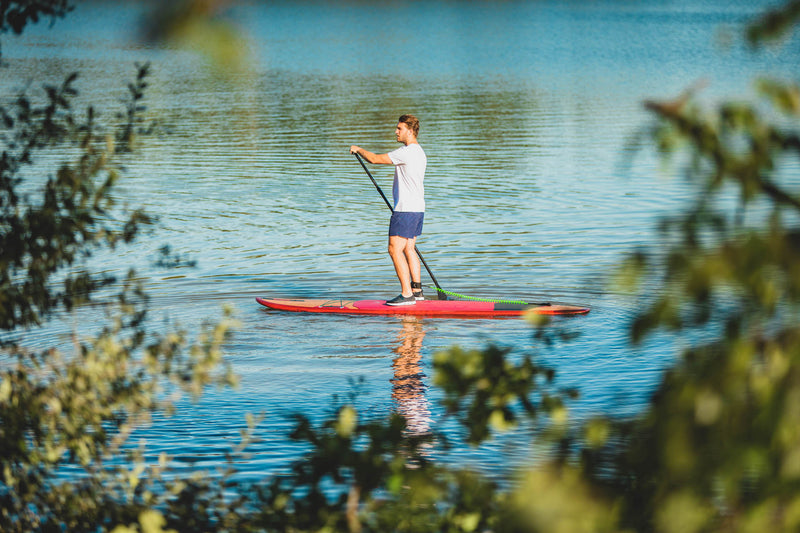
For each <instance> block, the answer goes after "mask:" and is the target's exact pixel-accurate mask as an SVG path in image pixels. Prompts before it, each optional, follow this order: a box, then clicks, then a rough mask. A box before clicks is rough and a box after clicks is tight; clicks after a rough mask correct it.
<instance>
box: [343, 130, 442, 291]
mask: <svg viewBox="0 0 800 533" xmlns="http://www.w3.org/2000/svg"><path fill="white" fill-rule="evenodd" d="M394 134H395V136H396V137H397V142H399V143H402V144H403V146H401V147H400V148H398V149H396V150H393V151H391V152H389V153H388V154H374V153H372V152H370V151H368V150H364V149H363V148H360V147H358V146H355V145H354V146H351V147H350V153H351V154H357V155H360V156H361V157H363V158H364V159H366V160H367V161H369V162H370V163H372V164H379V165H394V183H393V184H392V196H393V198H394V210H393V213H392V218H391V221H390V222H389V256H391V258H392V263H393V264H394V269H395V272H397V278H398V279H399V280H400V288H401V291H402V292H401V293H400V295H399V296H397V297H396V298H393V299H391V300H388V301H387V302H386V303H387V305H414V304H415V303H417V300H422V299H423V295H422V278H421V274H420V262H419V258H418V257H417V254H416V251H415V249H414V247H415V245H416V242H417V237H418V236H419V235H421V234H422V220H423V218H425V186H424V185H423V182H424V180H425V168H426V166H427V164H428V159H427V157H426V156H425V152H424V151H423V150H422V147H421V146H420V145H419V143H418V142H417V136H418V135H419V120H417V117H415V116H414V115H402V116H401V117H400V118H399V119H398V123H397V129H395V131H394Z"/></svg>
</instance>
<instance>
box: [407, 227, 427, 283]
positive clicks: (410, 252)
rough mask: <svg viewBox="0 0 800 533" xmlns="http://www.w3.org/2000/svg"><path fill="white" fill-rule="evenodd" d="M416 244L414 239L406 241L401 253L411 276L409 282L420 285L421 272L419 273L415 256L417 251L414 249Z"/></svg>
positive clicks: (418, 264)
mask: <svg viewBox="0 0 800 533" xmlns="http://www.w3.org/2000/svg"><path fill="white" fill-rule="evenodd" d="M416 244H417V238H416V237H414V238H413V239H407V242H406V247H405V248H404V249H403V253H404V254H405V256H406V261H407V263H408V270H409V274H410V275H411V281H413V282H415V283H420V282H422V272H421V271H420V269H421V265H420V262H419V256H418V255H417V250H416V248H415V247H416Z"/></svg>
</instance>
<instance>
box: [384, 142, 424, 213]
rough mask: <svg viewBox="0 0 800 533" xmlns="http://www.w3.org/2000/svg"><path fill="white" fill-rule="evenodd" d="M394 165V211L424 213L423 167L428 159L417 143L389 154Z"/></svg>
mask: <svg viewBox="0 0 800 533" xmlns="http://www.w3.org/2000/svg"><path fill="white" fill-rule="evenodd" d="M389 159H391V160H392V163H393V164H394V183H393V184H392V196H393V197H394V210H395V211H410V212H415V213H424V212H425V185H424V184H423V182H424V181H425V167H426V166H427V165H428V158H427V157H426V156H425V152H424V151H423V150H422V147H421V146H420V145H419V144H417V143H412V144H409V145H407V146H401V147H400V148H398V149H397V150H393V151H391V152H389Z"/></svg>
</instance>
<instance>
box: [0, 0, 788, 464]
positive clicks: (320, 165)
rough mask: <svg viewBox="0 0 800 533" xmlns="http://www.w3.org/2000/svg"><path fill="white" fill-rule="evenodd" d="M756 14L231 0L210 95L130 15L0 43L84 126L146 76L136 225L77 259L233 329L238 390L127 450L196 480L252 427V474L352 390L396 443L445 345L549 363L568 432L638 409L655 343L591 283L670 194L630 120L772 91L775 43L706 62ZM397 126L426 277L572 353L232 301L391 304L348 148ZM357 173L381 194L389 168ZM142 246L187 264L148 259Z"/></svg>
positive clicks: (4, 85)
mask: <svg viewBox="0 0 800 533" xmlns="http://www.w3.org/2000/svg"><path fill="white" fill-rule="evenodd" d="M769 4H770V2H746V3H745V2H736V1H723V0H720V1H703V0H690V1H686V2H666V3H658V4H657V5H656V3H653V4H643V3H631V2H627V1H620V2H615V1H610V0H608V1H600V2H577V1H576V2H566V3H562V2H530V3H529V2H514V1H512V2H504V3H499V4H496V3H493V2H491V3H490V2H471V3H456V2H426V3H412V4H401V3H391V2H390V3H387V4H386V5H382V6H365V5H364V4H362V3H358V4H347V3H343V4H333V5H323V4H317V3H313V4H307V5H304V6H298V5H296V4H293V3H279V4H276V5H269V6H266V5H256V4H252V5H247V6H240V7H237V8H235V9H233V10H232V12H231V13H230V18H231V21H232V22H233V23H235V24H238V25H239V27H240V29H241V32H242V35H243V36H244V37H246V39H247V42H248V46H249V54H250V56H249V60H250V61H251V63H250V65H251V66H250V68H248V69H247V72H242V73H238V74H235V75H234V76H233V77H225V76H221V75H220V74H219V73H218V72H215V71H214V69H213V68H210V67H209V65H208V64H207V62H206V61H205V60H204V59H203V58H202V57H199V56H197V55H196V54H193V53H191V52H187V51H181V50H173V49H163V48H157V47H152V46H145V45H143V44H142V43H141V42H139V41H138V39H137V24H138V21H139V17H140V16H141V12H140V10H139V9H140V8H139V7H138V3H135V2H131V3H91V2H89V3H81V4H80V5H79V7H78V8H77V9H76V11H75V13H74V14H73V15H71V16H70V17H69V18H68V19H66V20H63V21H58V22H57V23H56V24H55V25H54V27H53V28H52V29H48V28H46V25H45V26H42V27H36V28H31V31H29V32H28V33H26V35H24V36H23V37H20V38H9V37H6V36H4V37H5V38H4V41H3V52H4V57H5V59H6V61H7V63H8V68H6V69H4V70H3V71H0V89H2V91H3V92H2V93H0V94H3V95H4V96H5V97H8V96H9V95H11V94H13V93H14V91H16V90H18V89H20V88H22V87H24V86H26V84H27V83H28V82H30V81H31V80H36V84H34V87H36V85H38V83H39V81H40V80H43V79H45V76H47V78H48V79H50V80H51V81H52V82H55V81H58V80H59V79H60V78H61V77H63V76H64V75H66V74H67V73H69V72H72V71H73V70H78V71H80V72H81V78H80V80H81V81H80V82H79V84H78V86H79V88H80V90H81V96H80V98H79V100H80V102H82V104H83V105H86V104H88V103H89V102H92V103H94V104H96V105H97V106H98V107H99V108H101V109H106V110H107V111H106V114H107V115H106V116H109V117H110V116H112V113H113V112H114V111H115V110H116V109H117V106H118V105H119V100H120V99H121V98H123V97H124V95H125V89H124V87H125V84H124V81H126V80H128V79H130V78H131V77H132V76H133V73H134V68H133V64H134V62H135V61H140V62H142V61H151V62H152V66H153V78H152V79H151V87H150V89H149V92H148V94H147V104H148V113H149V118H151V119H153V120H156V121H157V122H158V124H159V125H160V128H159V131H161V132H162V133H159V134H157V135H156V136H155V137H152V138H148V139H146V140H145V141H144V144H143V146H142V148H141V150H140V152H139V154H137V155H136V156H135V157H133V158H130V159H129V160H128V161H126V173H125V174H126V176H130V177H129V178H127V179H126V180H124V181H123V183H122V184H121V187H120V189H119V191H118V194H119V200H120V202H121V203H125V204H129V205H131V206H139V205H143V206H144V207H146V208H147V209H149V210H150V212H152V213H154V214H157V215H159V216H160V230H159V231H158V233H157V234H156V235H154V236H151V237H145V238H143V239H142V241H141V242H140V244H139V245H138V246H136V247H134V248H132V249H130V250H128V251H124V252H122V253H119V254H117V255H114V256H108V257H102V258H99V259H98V261H99V262H100V263H101V266H102V267H103V268H106V269H108V270H112V271H114V270H118V271H125V270H126V269H127V268H128V267H130V266H135V267H137V269H139V270H140V271H141V272H143V273H146V274H149V275H151V276H152V281H151V283H150V289H151V295H152V296H153V305H154V308H155V312H154V316H155V317H156V318H155V320H161V319H162V318H164V317H166V318H169V319H172V320H176V321H178V322H180V323H181V324H183V325H185V326H187V327H190V328H193V327H196V326H197V325H198V324H200V323H201V322H202V321H203V320H204V319H206V318H212V319H213V318H215V317H218V316H219V315H220V309H221V307H222V305H223V304H225V303H231V304H233V305H235V307H236V309H237V318H238V319H239V320H240V322H241V325H240V328H239V330H238V332H237V333H236V335H235V338H234V339H233V341H232V342H231V343H230V344H229V346H227V350H226V357H227V359H228V361H230V362H231V364H232V365H233V367H234V369H235V370H236V372H237V373H238V374H239V375H240V376H241V386H240V387H239V388H238V389H236V390H234V391H229V390H225V391H209V392H208V394H206V395H205V396H204V398H203V399H202V401H201V402H200V403H198V404H196V405H189V406H188V408H187V409H185V410H182V411H180V412H179V414H178V415H177V416H175V417H173V418H171V419H169V420H166V421H164V420H159V421H156V422H155V423H154V424H153V426H152V427H150V428H147V429H144V430H143V431H142V432H141V433H140V435H139V438H141V439H143V440H144V441H146V444H147V446H148V449H150V450H152V451H153V452H162V451H163V452H167V453H168V454H170V455H172V456H173V457H175V458H176V464H178V465H179V466H181V467H183V468H187V469H194V468H198V467H204V468H211V467H215V466H218V465H219V464H220V463H221V461H222V454H223V453H224V452H225V451H227V450H228V449H229V448H230V446H231V445H233V444H234V443H236V442H238V439H239V430H241V429H242V428H243V427H245V418H244V415H245V413H247V412H252V413H264V414H265V415H266V419H265V421H264V422H263V423H262V424H261V425H260V426H259V428H258V430H257V437H258V438H259V439H261V440H260V441H259V442H258V443H257V444H255V445H254V446H253V447H252V448H251V452H253V455H252V457H251V458H250V459H249V460H247V461H242V463H241V468H242V470H243V474H242V475H243V476H245V477H252V478H257V477H259V476H263V475H265V474H270V473H274V472H278V471H282V470H284V469H286V467H287V466H288V464H289V463H290V462H291V461H292V460H294V459H296V458H297V457H298V456H299V454H300V453H302V449H301V447H299V446H297V445H295V444H293V443H291V442H290V441H289V440H288V439H287V437H286V433H287V431H288V429H289V427H290V424H291V423H290V421H289V419H288V415H289V414H291V413H295V412H302V413H305V414H306V415H308V416H310V417H312V418H314V419H321V418H322V417H324V416H325V415H326V414H328V413H329V412H330V411H331V409H332V405H333V402H332V398H333V397H334V396H337V397H338V398H339V400H340V401H344V400H346V399H348V398H349V397H350V395H351V394H356V396H355V398H356V399H355V403H356V405H357V406H358V407H359V408H360V409H363V410H366V411H369V412H371V413H373V414H382V413H388V412H390V411H392V410H398V411H399V412H401V413H403V414H404V415H405V416H406V417H407V418H408V420H409V425H410V427H411V428H412V429H414V430H417V431H426V430H427V429H430V428H434V427H437V428H439V427H444V429H445V430H446V431H448V432H450V433H451V434H452V435H453V436H455V435H456V433H457V430H456V429H455V428H454V427H453V425H452V424H451V423H449V422H446V421H443V419H442V410H441V408H440V407H439V406H438V403H437V399H438V398H439V396H440V394H439V392H438V391H437V390H436V389H435V388H433V387H432V386H431V383H430V381H431V375H432V369H431V360H432V355H433V354H434V353H435V352H436V351H438V350H441V349H446V348H448V347H450V346H453V345H460V346H462V347H465V348H480V347H482V346H484V345H486V344H487V343H488V342H496V343H500V344H503V345H508V346H513V347H515V350H516V352H515V353H518V354H522V353H528V352H529V353H533V354H535V355H536V356H537V357H538V358H539V359H540V360H541V361H542V362H544V363H545V364H547V365H549V366H551V367H553V368H555V370H556V371H557V386H564V387H567V386H569V387H577V388H578V389H579V390H580V391H581V397H580V399H579V400H577V401H575V402H574V403H573V404H572V405H571V408H572V413H573V415H572V416H573V417H574V418H575V419H580V418H582V417H585V416H587V415H589V414H591V413H596V412H600V411H602V412H610V413H612V414H618V415H626V414H632V413H636V412H638V411H639V410H640V409H641V408H642V407H643V406H644V405H645V404H646V402H647V399H648V396H649V394H650V393H651V392H652V390H653V387H654V385H655V384H656V383H657V380H658V379H659V376H660V372H661V370H662V369H663V368H664V367H665V365H667V364H669V363H670V362H671V361H673V360H674V357H675V355H676V353H677V351H676V350H677V347H676V346H675V344H674V343H673V340H674V339H666V338H660V339H654V340H652V341H651V342H649V343H648V344H646V345H644V346H640V347H631V346H630V345H629V343H628V342H627V326H628V323H629V321H630V319H631V317H632V316H633V314H634V312H635V302H633V301H631V300H630V299H628V298H627V297H626V296H624V295H621V294H616V293H614V292H610V291H608V290H607V288H606V287H605V284H604V282H603V280H604V278H605V277H606V275H607V274H608V273H609V272H610V270H611V269H612V268H613V266H614V265H615V264H616V263H617V262H618V261H619V260H620V257H621V256H622V254H624V253H625V252H626V251H628V250H630V249H632V248H633V247H636V246H639V245H644V244H652V243H654V242H655V237H656V233H655V231H654V226H655V223H656V221H657V220H658V218H659V217H661V216H663V215H666V214H669V213H672V212H675V211H676V210H677V209H679V208H680V207H681V206H682V205H685V202H686V201H687V199H689V198H690V197H691V195H692V190H691V187H690V186H689V185H687V183H685V182H684V181H683V180H682V179H680V178H679V177H675V176H672V177H671V176H669V173H665V172H663V169H662V168H661V166H660V165H659V163H658V162H657V160H656V158H655V157H654V155H653V154H652V152H651V151H650V150H648V149H643V150H640V151H637V152H631V151H630V148H629V146H630V141H631V139H633V138H635V137H636V135H637V134H638V133H639V132H640V131H642V129H643V128H644V127H646V126H647V124H648V120H649V117H648V116H647V114H646V113H645V112H644V110H643V108H642V106H641V102H642V100H643V99H645V98H669V97H673V96H676V95H678V94H679V93H680V92H681V91H682V90H683V89H684V88H686V87H688V86H689V85H691V84H692V83H694V82H695V81H697V80H699V79H705V80H707V81H708V82H709V85H708V88H707V89H706V90H705V91H703V93H701V98H703V99H705V100H707V101H708V102H714V101H715V100H717V99H719V98H721V97H731V96H732V97H746V96H748V95H750V94H751V86H750V80H751V78H752V76H753V75H755V74H756V73H767V74H773V75H781V74H786V73H791V72H792V70H793V69H794V68H795V67H796V65H797V61H798V57H800V50H798V48H797V46H796V45H793V46H792V47H788V48H783V49H779V50H770V51H768V52H766V53H764V54H761V55H753V54H751V53H750V52H748V51H747V50H744V49H743V48H742V47H741V46H740V45H738V44H737V43H736V42H733V43H732V44H730V45H728V46H724V45H723V43H724V42H727V41H729V39H726V36H729V35H734V34H735V32H737V31H739V30H740V28H741V24H742V22H743V21H745V20H748V18H749V17H751V16H752V15H753V14H754V13H757V12H759V11H760V10H761V9H762V8H763V7H765V6H767V5H769ZM401 22H402V25H403V26H406V27H409V28H412V30H410V31H402V30H401V29H400V23H401ZM405 112H413V113H415V114H417V115H418V116H419V117H420V119H421V122H422V129H421V136H420V142H421V144H422V145H423V147H424V148H425V150H426V151H427V153H428V157H429V166H428V172H427V179H426V192H427V198H428V213H427V216H426V221H425V234H424V235H423V237H422V238H420V240H419V243H418V244H419V247H420V249H421V250H422V251H423V253H425V256H426V259H427V260H428V262H429V264H430V266H431V268H432V269H433V271H434V273H435V274H436V276H437V278H438V279H439V281H440V283H441V284H442V285H443V286H445V287H446V288H448V289H451V290H454V291H457V292H462V293H466V294H472V295H476V296H483V297H514V298H530V299H536V300H541V299H549V300H552V301H557V302H565V303H576V304H585V305H589V306H591V307H592V312H591V314H589V315H588V316H585V317H580V318H574V319H566V320H559V321H557V322H558V324H557V325H558V326H560V327H564V328H566V329H568V330H570V331H571V332H574V333H576V334H577V335H578V336H577V338H576V339H575V340H572V341H569V342H557V343H555V344H554V345H552V346H541V345H536V344H535V343H534V342H533V341H532V332H531V329H530V327H529V326H528V325H526V323H525V322H523V321H521V320H443V319H413V320H409V319H402V318H396V317H345V316H313V315H310V316H299V315H292V314H285V313H278V312H269V311H266V310H264V309H261V308H260V307H259V306H258V305H257V304H256V303H255V301H254V298H255V297H256V296H267V295H269V296H278V297H298V298H303V297H331V298H334V297H345V298H353V299H358V298H368V297H374V298H385V297H386V298H388V297H392V296H394V295H395V294H396V293H397V290H398V288H397V284H396V280H395V279H394V273H393V270H392V267H391V264H390V262H389V260H388V257H387V256H386V254H385V246H386V244H385V241H386V236H385V234H386V226H387V222H388V214H389V213H388V210H387V209H386V207H385V206H384V205H383V202H382V200H381V199H380V197H379V196H378V194H377V192H376V191H375V190H374V188H373V187H372V184H371V183H370V182H369V180H368V179H367V177H366V175H365V174H364V173H363V171H362V169H361V167H360V166H359V165H358V163H357V161H356V160H355V159H354V158H353V156H351V155H349V154H348V147H349V146H350V145H351V144H359V145H361V146H364V147H366V148H368V149H370V150H373V151H375V152H385V151H388V150H390V149H392V148H394V146H395V143H394V136H393V131H394V125H395V121H396V118H397V116H399V115H400V114H402V113H405ZM631 158H632V163H631V164H630V165H629V166H626V165H625V164H623V163H624V162H625V161H626V160H629V159H631ZM54 160H56V159H54ZM373 170H374V172H373V174H374V175H375V176H376V177H377V178H378V179H379V181H380V182H381V184H382V186H383V187H384V189H385V190H386V191H387V192H388V191H389V190H390V186H391V169H387V168H385V167H384V168H380V167H376V168H374V169H373ZM797 177H798V176H790V178H792V179H794V178H797ZM164 243H168V244H170V245H171V247H172V249H173V251H174V252H176V253H179V254H181V255H184V256H190V257H192V258H194V259H195V260H197V262H198V264H197V267H196V268H193V269H190V268H181V269H178V270H171V271H168V272H164V271H161V270H157V269H155V268H153V267H151V266H149V262H150V260H151V259H152V258H153V257H154V256H155V253H156V250H157V249H158V248H159V247H160V246H161V245H163V244H164ZM75 323H76V321H75V320H74V319H70V320H66V321H57V322H55V323H54V324H52V325H50V326H48V327H47V328H45V329H44V330H43V331H38V332H31V333H30V335H29V338H30V342H31V343H32V344H33V345H39V346H47V345H50V343H52V339H53V338H57V337H58V336H60V335H65V334H67V333H69V332H70V331H71V330H72V328H73V327H75ZM532 454H533V452H532V448H531V440H530V435H529V433H528V432H519V433H514V434H510V435H506V436H504V437H503V438H501V439H498V440H497V441H495V442H493V443H490V444H488V445H486V446H483V447H481V448H480V449H478V450H470V449H468V448H464V449H459V450H457V451H455V452H451V454H450V456H451V457H452V458H453V460H458V459H460V458H461V457H469V458H470V460H471V461H473V463H474V464H476V465H477V466H479V467H481V468H484V469H486V470H495V471H496V469H497V468H498V467H503V466H507V465H509V464H516V463H517V462H518V461H522V460H526V459H527V458H529V457H530V456H531V455H532Z"/></svg>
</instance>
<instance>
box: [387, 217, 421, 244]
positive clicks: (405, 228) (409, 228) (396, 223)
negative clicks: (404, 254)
mask: <svg viewBox="0 0 800 533" xmlns="http://www.w3.org/2000/svg"><path fill="white" fill-rule="evenodd" d="M423 218H425V213H416V212H410V211H395V212H394V213H392V219H391V221H390V222H389V237H392V236H398V237H404V238H406V239H413V238H414V237H417V236H419V235H422V219H423Z"/></svg>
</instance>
